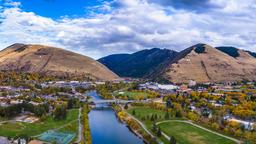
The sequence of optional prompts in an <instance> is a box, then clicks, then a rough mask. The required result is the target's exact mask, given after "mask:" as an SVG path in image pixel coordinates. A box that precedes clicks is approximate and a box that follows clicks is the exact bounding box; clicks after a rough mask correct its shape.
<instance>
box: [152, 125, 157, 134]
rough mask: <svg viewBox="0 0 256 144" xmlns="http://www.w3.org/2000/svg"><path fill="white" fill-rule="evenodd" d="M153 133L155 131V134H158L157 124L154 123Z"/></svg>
mask: <svg viewBox="0 0 256 144" xmlns="http://www.w3.org/2000/svg"><path fill="white" fill-rule="evenodd" d="M152 131H153V132H154V133H156V132H157V126H156V123H153V126H152Z"/></svg>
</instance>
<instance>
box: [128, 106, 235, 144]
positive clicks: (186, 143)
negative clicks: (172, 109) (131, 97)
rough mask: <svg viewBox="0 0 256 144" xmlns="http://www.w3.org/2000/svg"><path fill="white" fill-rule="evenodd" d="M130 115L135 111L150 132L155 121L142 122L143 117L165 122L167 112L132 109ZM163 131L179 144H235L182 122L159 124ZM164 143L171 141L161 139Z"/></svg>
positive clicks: (167, 143)
mask: <svg viewBox="0 0 256 144" xmlns="http://www.w3.org/2000/svg"><path fill="white" fill-rule="evenodd" d="M127 111H128V112H129V113H130V114H133V111H135V115H134V116H135V117H136V118H138V119H139V120H140V121H142V122H143V123H144V124H145V125H146V127H147V128H148V130H151V129H152V125H153V123H154V122H153V121H151V120H150V118H149V119H147V118H146V119H145V120H144V121H143V120H142V117H148V116H149V117H150V115H154V114H157V115H158V119H157V120H156V122H159V121H163V120H165V119H164V116H165V113H166V112H165V111H162V110H156V109H152V108H149V107H131V108H129V109H128V110H127ZM170 119H172V120H175V119H176V120H182V118H170ZM159 126H160V127H161V130H162V131H164V132H165V133H166V134H168V135H172V136H174V137H175V138H176V139H177V140H178V143H179V144H234V142H233V141H231V140H228V139H226V138H223V137H220V136H218V135H215V134H213V133H210V132H207V131H205V130H202V129H199V128H197V127H194V126H192V125H190V124H187V123H182V122H170V123H169V122H167V123H162V124H159ZM159 138H160V139H161V140H162V141H163V142H164V143H166V144H169V141H168V140H167V139H166V138H164V137H163V136H161V137H159Z"/></svg>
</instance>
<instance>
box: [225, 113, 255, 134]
mask: <svg viewBox="0 0 256 144" xmlns="http://www.w3.org/2000/svg"><path fill="white" fill-rule="evenodd" d="M223 119H224V120H226V121H229V122H237V123H239V124H241V125H243V126H244V129H246V130H253V126H254V125H255V124H256V123H255V122H251V121H246V120H241V119H237V118H235V117H232V116H229V115H227V116H224V117H223Z"/></svg>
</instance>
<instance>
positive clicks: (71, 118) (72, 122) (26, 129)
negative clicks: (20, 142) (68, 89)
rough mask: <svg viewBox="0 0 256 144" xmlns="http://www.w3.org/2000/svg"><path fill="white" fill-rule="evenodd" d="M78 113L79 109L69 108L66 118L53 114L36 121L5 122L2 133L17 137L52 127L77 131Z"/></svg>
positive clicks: (1, 127) (0, 129)
mask: <svg viewBox="0 0 256 144" xmlns="http://www.w3.org/2000/svg"><path fill="white" fill-rule="evenodd" d="M78 113H79V112H78V109H72V110H69V111H68V113H67V118H66V119H64V120H54V119H53V117H52V116H47V117H46V119H45V120H42V121H39V122H36V123H22V122H9V123H5V124H2V125H0V135H1V136H6V137H15V136H19V135H27V136H35V135H39V134H41V133H43V132H46V131H48V130H51V129H58V131H62V132H63V130H65V129H67V130H68V131H70V132H75V133H76V132H77V123H78V122H77V118H78ZM63 126H64V127H63ZM59 128H61V129H59Z"/></svg>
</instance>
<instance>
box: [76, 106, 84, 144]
mask: <svg viewBox="0 0 256 144" xmlns="http://www.w3.org/2000/svg"><path fill="white" fill-rule="evenodd" d="M81 113H82V108H79V114H78V136H77V140H76V143H80V142H81V140H82V128H83V126H82V124H81Z"/></svg>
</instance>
